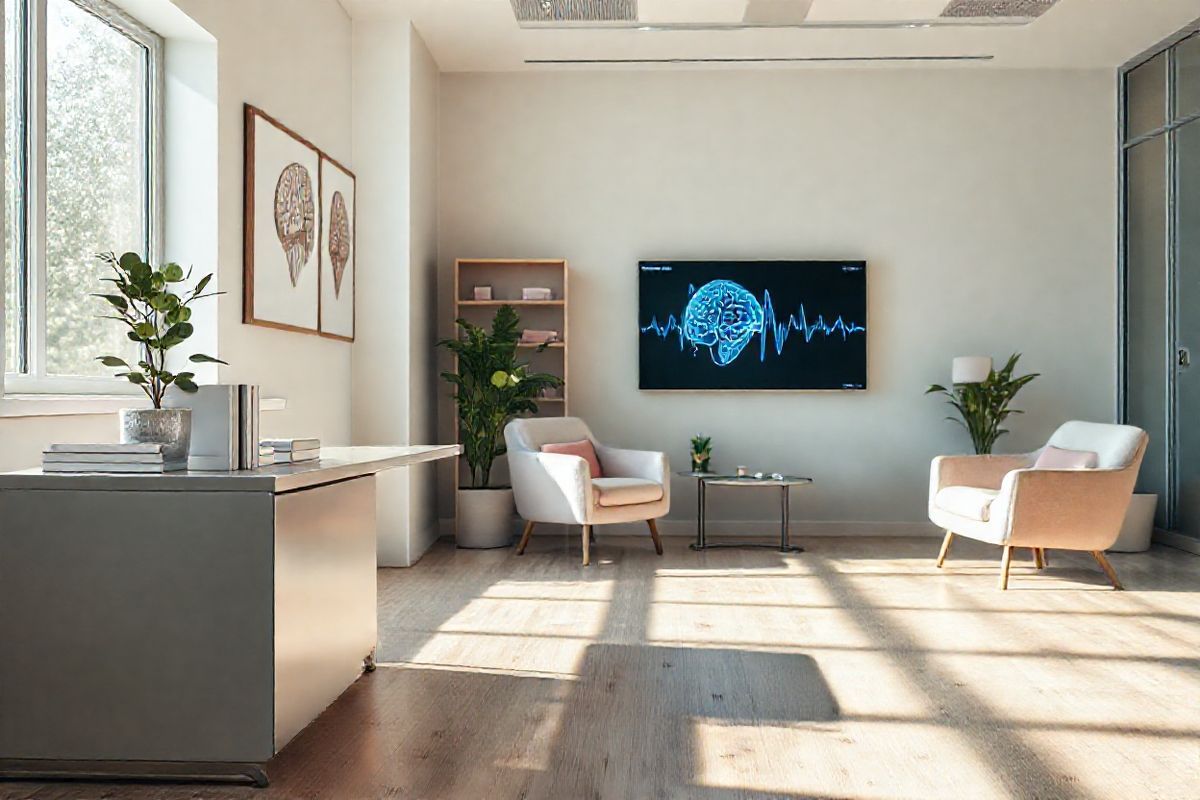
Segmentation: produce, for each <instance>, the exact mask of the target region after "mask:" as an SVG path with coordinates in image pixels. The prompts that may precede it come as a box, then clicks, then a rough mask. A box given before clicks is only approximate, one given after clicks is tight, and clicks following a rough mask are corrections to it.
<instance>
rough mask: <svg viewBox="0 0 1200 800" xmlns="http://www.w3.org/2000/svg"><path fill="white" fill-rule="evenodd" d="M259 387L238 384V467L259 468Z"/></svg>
mask: <svg viewBox="0 0 1200 800" xmlns="http://www.w3.org/2000/svg"><path fill="white" fill-rule="evenodd" d="M258 414H259V400H258V387H257V386H254V385H251V384H245V383H243V384H239V385H238V424H239V441H240V442H241V445H240V447H239V448H238V450H239V455H238V469H258V466H259V460H258V442H259V438H258Z"/></svg>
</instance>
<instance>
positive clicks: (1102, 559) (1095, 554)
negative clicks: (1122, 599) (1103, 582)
mask: <svg viewBox="0 0 1200 800" xmlns="http://www.w3.org/2000/svg"><path fill="white" fill-rule="evenodd" d="M1092 558H1094V559H1096V563H1097V564H1099V565H1100V569H1102V570H1104V574H1105V575H1107V576H1108V579H1109V580H1110V581H1112V585H1113V588H1114V589H1116V590H1117V591H1118V592H1119V591H1121V590H1122V589H1124V588H1125V587H1124V586H1122V585H1121V579H1120V578H1118V577H1117V571H1116V570H1115V569H1113V565H1112V564H1110V563H1109V562H1108V556H1106V555H1104V551H1103V550H1093V551H1092Z"/></svg>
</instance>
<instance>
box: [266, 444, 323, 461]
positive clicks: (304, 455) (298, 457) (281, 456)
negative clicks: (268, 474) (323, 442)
mask: <svg viewBox="0 0 1200 800" xmlns="http://www.w3.org/2000/svg"><path fill="white" fill-rule="evenodd" d="M320 457H321V448H319V447H318V448H315V449H309V450H293V451H291V452H290V453H287V452H283V451H276V453H275V459H276V460H277V461H291V462H292V463H295V462H297V461H316V460H317V459H318V458H320Z"/></svg>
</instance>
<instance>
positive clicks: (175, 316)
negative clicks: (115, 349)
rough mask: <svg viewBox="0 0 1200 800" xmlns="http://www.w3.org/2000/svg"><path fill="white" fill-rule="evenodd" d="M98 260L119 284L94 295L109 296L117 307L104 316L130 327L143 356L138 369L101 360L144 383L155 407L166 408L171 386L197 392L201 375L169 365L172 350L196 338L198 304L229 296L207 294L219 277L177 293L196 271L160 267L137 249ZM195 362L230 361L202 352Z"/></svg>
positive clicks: (175, 266)
mask: <svg viewBox="0 0 1200 800" xmlns="http://www.w3.org/2000/svg"><path fill="white" fill-rule="evenodd" d="M96 258H98V259H100V261H101V262H103V263H104V264H105V265H106V266H108V267H110V268H111V269H112V271H113V273H114V275H113V276H111V277H107V278H102V279H101V280H104V281H106V282H108V283H111V284H113V287H114V289H115V292H114V293H112V294H104V293H98V294H94V295H93V296H94V297H100V298H103V299H104V300H105V301H106V302H107V303H108V304H109V306H110V307H111V310H115V311H116V313H115V314H105V315H102V316H103V318H104V319H113V320H116V321H118V322H120V323H121V324H122V325H125V326H126V327H127V328H129V331H128V333H127V334H126V335H127V336H128V337H129V340H130V341H132V342H135V343H136V344H137V345H138V347H139V351H140V354H141V360H140V361H138V362H137V368H136V369H135V368H134V367H133V366H131V365H130V364H129V363H128V362H127V361H125V359H123V358H120V357H119V356H100V357H99V358H97V359H96V360H97V361H99V362H101V363H102V364H104V366H106V367H115V368H120V369H122V370H124V371H123V372H118V373H117V377H118V378H125V379H126V380H128V381H129V382H130V383H133V384H136V385H137V386H139V387H141V389H142V391H144V392H145V393H146V396H147V397H149V398H150V402H151V403H153V404H154V407H155V408H162V401H163V395H165V394H166V391H167V388H168V387H170V386H176V387H178V388H179V389H181V390H182V391H185V392H189V393H191V392H195V391H196V390H197V389H198V388H199V387H197V386H196V383H195V381H194V380H193V379H194V378H195V377H196V375H195V373H193V372H178V373H173V372H171V371H169V370H168V369H167V365H166V362H167V351H168V350H171V349H172V348H175V347H178V346H179V345H181V344H183V343H184V342H185V341H187V340H188V339H189V338H191V335H192V333H193V332H194V328H193V327H192V323H191V322H189V320H190V319H191V318H192V308H191V306H192V303H194V302H195V301H196V300H200V299H202V298H205V297H215V296H216V295H218V294H224V292H209V293H208V294H205V293H204V290H205V289H206V288H207V287H208V284H209V283H210V282H211V281H212V277H213V276H212V275H211V274H209V275H205V276H204V277H203V278H201V279H200V280H199V281H197V282H196V285H195V286H194V287H193V288H192V289H191V290H190V291H189V290H183V291H182V292H181V293H179V294H176V293H175V292H174V291H172V287H177V286H178V285H179V284H181V283H184V282H186V281H188V280H189V279H190V278H191V275H192V272H191V270H188V271H187V272H186V273H185V272H184V271H183V267H181V266H179V265H178V264H174V263H171V264H164V265H163V266H162V267H160V268H159V269H154V268H153V267H151V266H150V264H148V263H147V262H145V261H143V260H142V257H141V256H139V255H138V254H137V253H125V254H124V255H123V256H121V257H120V258H118V257H117V255H116V253H101V254H100V255H98V256H96ZM190 360H191V362H192V363H194V364H205V363H207V364H224V363H225V362H224V361H222V360H221V359H219V358H213V357H212V356H206V355H204V354H202V353H196V354H195V355H193V356H191V359H190Z"/></svg>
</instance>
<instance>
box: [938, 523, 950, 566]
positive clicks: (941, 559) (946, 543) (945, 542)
mask: <svg viewBox="0 0 1200 800" xmlns="http://www.w3.org/2000/svg"><path fill="white" fill-rule="evenodd" d="M953 541H954V534H953V533H951V532H950V531H946V538H945V539H942V549H941V552H939V553H938V559H937V565H938V569H941V568H942V564H945V563H946V556H948V555H950V543H951V542H953Z"/></svg>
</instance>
